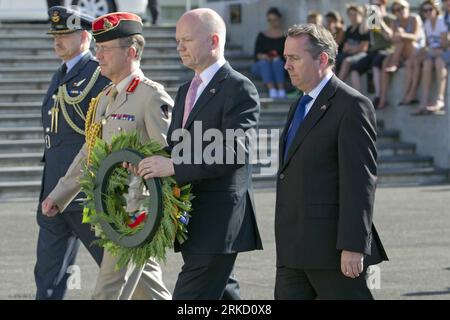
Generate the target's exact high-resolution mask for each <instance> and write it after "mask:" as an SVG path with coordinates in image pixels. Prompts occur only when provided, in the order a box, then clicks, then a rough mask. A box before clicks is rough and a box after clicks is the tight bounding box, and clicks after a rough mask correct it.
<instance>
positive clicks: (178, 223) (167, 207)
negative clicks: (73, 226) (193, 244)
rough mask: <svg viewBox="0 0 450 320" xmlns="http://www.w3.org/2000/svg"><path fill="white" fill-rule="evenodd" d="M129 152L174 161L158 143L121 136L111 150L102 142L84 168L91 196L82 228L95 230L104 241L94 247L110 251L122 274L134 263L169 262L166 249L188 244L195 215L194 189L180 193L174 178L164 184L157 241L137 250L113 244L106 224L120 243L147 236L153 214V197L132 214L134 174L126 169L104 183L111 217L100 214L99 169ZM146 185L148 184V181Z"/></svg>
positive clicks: (82, 181)
mask: <svg viewBox="0 0 450 320" xmlns="http://www.w3.org/2000/svg"><path fill="white" fill-rule="evenodd" d="M124 149H132V150H133V151H135V152H138V153H140V154H141V155H142V156H145V157H148V156H153V155H160V156H165V157H168V156H169V155H168V154H167V152H166V151H165V150H164V149H163V147H162V146H161V145H160V144H159V143H157V142H155V141H152V140H150V141H148V142H147V143H145V144H142V143H141V142H140V139H139V135H138V134H137V133H136V132H133V133H125V132H124V133H121V134H119V135H116V136H114V137H113V138H112V140H111V144H109V145H108V144H107V143H106V142H105V141H103V140H101V139H97V140H96V143H95V146H94V148H93V150H92V153H91V155H90V159H91V160H90V163H89V164H86V165H85V169H84V175H83V176H82V178H81V179H80V184H81V187H82V191H83V192H84V193H85V195H86V198H85V199H84V203H83V205H84V210H83V222H84V223H90V224H91V225H93V226H94V228H95V231H96V234H97V235H98V236H99V238H100V239H99V240H97V241H95V243H96V244H98V245H100V246H102V247H103V248H105V250H108V251H109V252H110V253H111V254H112V255H113V256H118V257H119V260H118V263H117V266H116V267H117V268H122V267H124V266H126V265H127V264H128V263H129V262H130V261H132V262H134V263H135V264H136V265H138V266H142V265H144V264H145V262H146V261H147V260H148V259H149V258H150V257H155V258H157V259H158V260H160V261H165V257H166V250H167V248H173V246H174V242H175V240H177V241H178V242H179V243H183V242H184V241H185V240H186V239H187V230H186V225H187V224H188V222H189V218H190V215H189V212H190V211H191V210H192V208H191V200H192V199H193V195H192V193H191V186H190V185H185V186H183V187H179V186H178V185H177V183H176V181H175V179H173V178H172V177H166V178H161V184H160V185H161V189H162V214H161V213H159V215H160V216H161V219H160V224H159V227H158V228H157V229H156V232H153V233H152V234H153V237H152V238H150V240H149V241H146V242H143V243H142V244H140V245H138V246H133V247H127V246H123V245H119V244H118V242H117V241H112V239H110V238H109V237H108V236H107V233H106V232H105V230H104V228H102V225H103V226H105V222H106V223H108V224H109V225H110V226H111V227H112V228H113V229H114V230H115V232H116V233H117V234H119V237H130V236H133V235H136V234H137V233H139V232H141V231H142V230H143V228H144V226H145V224H146V222H145V221H146V218H147V216H148V214H147V212H149V211H146V210H147V209H148V208H150V207H151V197H149V196H148V197H145V198H144V201H143V203H142V204H141V209H144V210H143V211H142V210H139V211H138V212H127V210H126V199H125V197H124V195H125V194H127V193H128V190H129V185H128V181H129V177H130V173H129V172H128V171H127V170H126V169H125V168H123V167H122V166H121V164H118V165H117V166H115V167H114V168H112V169H110V171H111V173H110V174H109V175H108V176H107V181H105V183H106V184H105V187H104V189H103V192H102V201H103V203H104V204H105V206H104V209H106V210H105V211H106V212H100V211H99V207H98V205H97V206H96V201H95V194H96V188H98V181H96V180H98V179H96V177H97V174H98V173H99V169H100V168H101V166H102V163H103V162H104V160H105V159H107V157H108V156H110V155H111V154H113V153H114V152H116V153H117V152H118V151H121V150H122V151H123V150H124ZM143 182H145V181H144V180H143ZM97 193H98V191H97ZM97 200H98V199H97ZM97 203H98V201H97ZM141 211H142V212H141ZM139 212H140V213H139Z"/></svg>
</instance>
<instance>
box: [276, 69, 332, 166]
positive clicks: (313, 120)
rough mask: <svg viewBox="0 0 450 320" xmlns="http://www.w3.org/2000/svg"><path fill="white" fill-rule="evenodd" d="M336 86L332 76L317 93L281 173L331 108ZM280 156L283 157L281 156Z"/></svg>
mask: <svg viewBox="0 0 450 320" xmlns="http://www.w3.org/2000/svg"><path fill="white" fill-rule="evenodd" d="M337 85H338V82H337V79H336V76H334V75H333V77H332V78H331V79H330V81H328V83H327V84H326V85H325V87H324V88H323V89H322V91H321V92H320V93H319V96H318V97H317V99H316V101H315V102H314V104H313V106H312V107H311V110H309V112H308V114H307V115H306V118H305V120H303V122H302V124H301V126H300V128H299V129H298V131H297V133H296V135H295V137H294V140H293V141H292V145H291V147H290V148H289V151H288V154H287V156H286V161H285V162H282V163H283V165H282V167H281V171H282V170H284V168H285V167H286V165H287V164H288V163H289V160H290V159H291V158H292V156H293V155H294V153H295V152H296V151H297V149H299V148H300V146H301V144H302V143H303V141H304V140H305V139H306V137H307V136H308V133H309V132H310V131H311V129H312V128H314V126H315V125H316V124H317V122H319V121H320V119H322V117H323V116H324V115H325V113H326V112H327V111H328V110H329V109H330V108H331V106H332V104H331V102H330V100H331V98H332V97H333V96H334V94H335V93H336V88H337ZM291 113H292V112H291ZM291 117H292V115H291ZM289 123H290V122H289ZM284 135H285V134H283V149H284ZM283 151H284V150H283ZM281 156H283V154H282V155H281ZM281 171H280V172H281Z"/></svg>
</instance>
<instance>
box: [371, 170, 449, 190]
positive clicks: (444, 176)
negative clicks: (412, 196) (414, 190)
mask: <svg viewBox="0 0 450 320" xmlns="http://www.w3.org/2000/svg"><path fill="white" fill-rule="evenodd" d="M449 178H450V176H449V170H448V169H440V168H435V167H425V168H414V169H410V168H407V169H383V170H379V179H378V183H379V184H380V185H385V186H400V185H431V184H439V183H448V182H449Z"/></svg>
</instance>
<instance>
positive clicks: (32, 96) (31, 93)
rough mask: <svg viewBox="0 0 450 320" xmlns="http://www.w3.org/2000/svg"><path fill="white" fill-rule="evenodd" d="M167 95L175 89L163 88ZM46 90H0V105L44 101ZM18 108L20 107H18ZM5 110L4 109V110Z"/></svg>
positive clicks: (173, 94)
mask: <svg viewBox="0 0 450 320" xmlns="http://www.w3.org/2000/svg"><path fill="white" fill-rule="evenodd" d="M165 90H166V91H167V93H168V94H169V95H170V96H172V98H174V97H175V95H176V93H177V91H178V89H177V88H165ZM45 93H46V90H13V89H12V90H0V103H12V102H13V103H14V102H20V103H23V102H26V103H31V102H37V101H42V100H43V99H44V96H45ZM18 107H19V108H20V106H18ZM5 110H6V109H5Z"/></svg>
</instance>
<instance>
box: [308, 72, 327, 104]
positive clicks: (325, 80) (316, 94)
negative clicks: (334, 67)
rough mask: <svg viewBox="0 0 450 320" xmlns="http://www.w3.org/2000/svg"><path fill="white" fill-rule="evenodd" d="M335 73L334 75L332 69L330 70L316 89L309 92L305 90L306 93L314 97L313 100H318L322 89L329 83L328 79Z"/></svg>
mask: <svg viewBox="0 0 450 320" xmlns="http://www.w3.org/2000/svg"><path fill="white" fill-rule="evenodd" d="M333 75H334V73H333V72H331V71H330V72H328V73H327V74H326V75H325V76H324V77H323V78H322V80H321V81H320V82H319V84H318V85H317V86H316V87H315V88H314V89H312V90H311V91H310V92H309V93H306V92H305V94H307V95H308V96H310V97H311V98H313V100H316V99H317V97H318V96H319V94H320V92H321V91H322V89H323V87H325V85H326V84H327V83H328V81H330V79H331V77H333Z"/></svg>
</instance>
